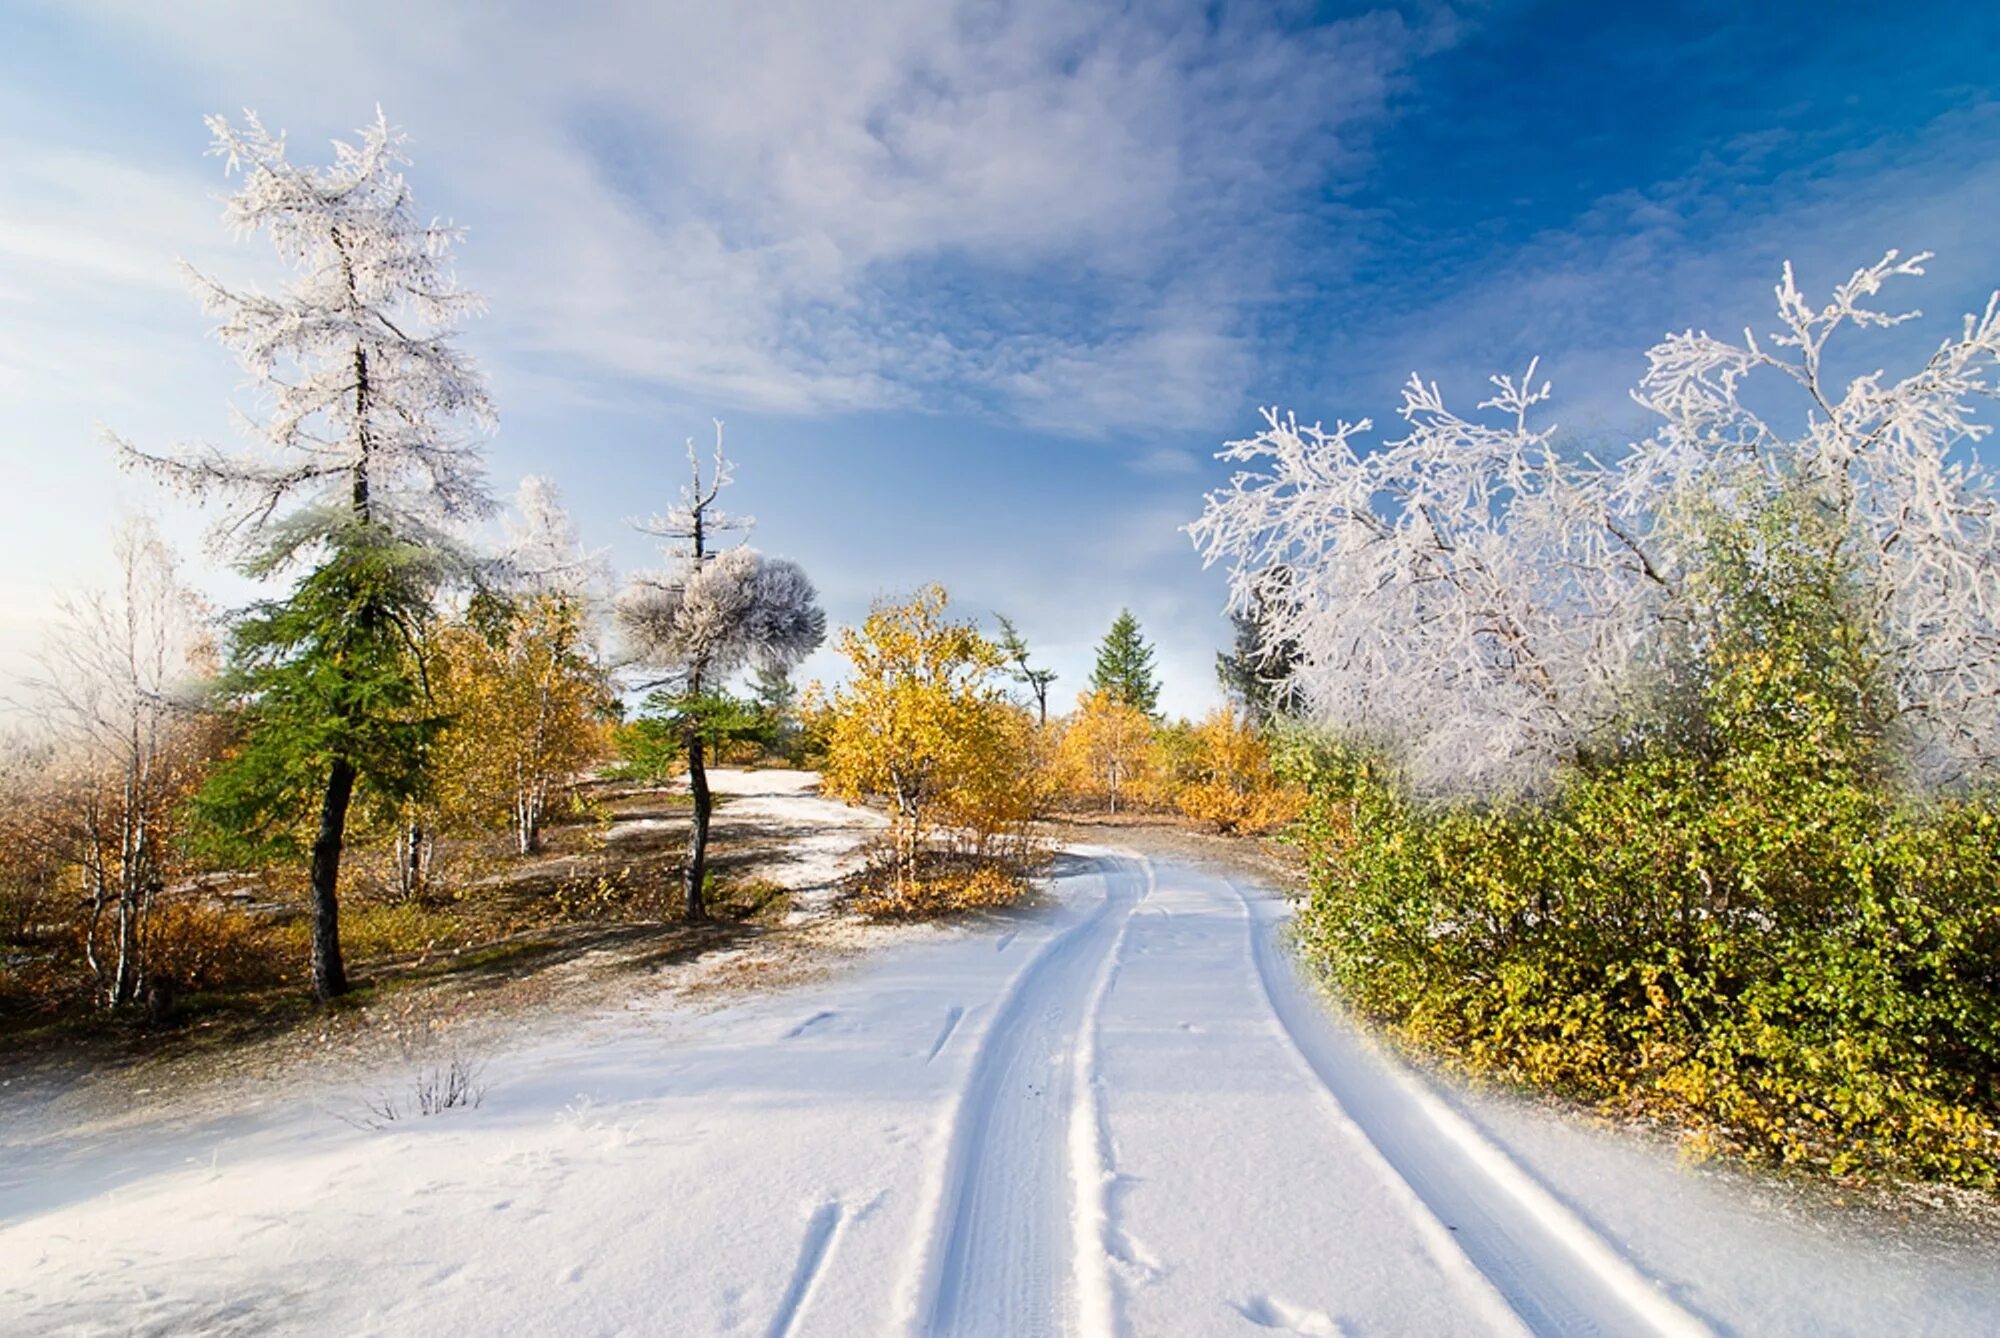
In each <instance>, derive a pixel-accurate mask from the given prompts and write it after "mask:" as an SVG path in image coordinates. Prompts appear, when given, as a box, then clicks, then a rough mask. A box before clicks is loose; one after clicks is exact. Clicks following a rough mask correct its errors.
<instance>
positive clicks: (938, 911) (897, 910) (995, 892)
mask: <svg viewBox="0 0 2000 1338" xmlns="http://www.w3.org/2000/svg"><path fill="white" fill-rule="evenodd" d="M1026 890H1027V883H1026V882H1025V881H1024V880H1023V879H1022V878H1020V877H1019V876H1018V875H1016V874H1013V873H1009V872H1008V871H1006V870H1005V869H1002V868H999V867H997V866H995V865H992V864H976V865H972V866H970V867H953V868H946V869H942V870H939V871H936V872H927V873H925V874H923V875H922V876H920V877H918V878H916V879H914V880H912V881H909V882H906V883H905V882H901V881H899V882H898V884H897V885H896V886H894V887H889V888H883V889H881V890H879V891H876V892H873V893H871V894H869V895H867V896H864V897H862V898H861V899H860V900H858V901H857V902H856V903H855V907H856V909H858V910H859V911H860V912H861V913H862V914H863V915H869V916H873V917H874V918H876V919H878V920H912V919H925V918H928V917H930V916H934V915H944V914H947V913H949V912H951V911H962V910H984V909H991V908H994V907H998V906H1011V905H1012V904H1013V903H1014V902H1016V901H1018V900H1020V898H1021V894H1022V893H1023V892H1025V891H1026Z"/></svg>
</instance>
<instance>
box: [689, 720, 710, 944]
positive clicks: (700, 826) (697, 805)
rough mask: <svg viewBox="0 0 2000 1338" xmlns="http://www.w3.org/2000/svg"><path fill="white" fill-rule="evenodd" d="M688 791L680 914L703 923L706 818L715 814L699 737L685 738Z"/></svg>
mask: <svg viewBox="0 0 2000 1338" xmlns="http://www.w3.org/2000/svg"><path fill="white" fill-rule="evenodd" d="M688 789H689V790H690V791H692V792H693V794H694V826H693V828H692V829H691V831H690V832H689V834H688V858H687V871H686V874H685V878H686V882H685V884H684V885H683V888H682V891H683V894H684V903H683V908H682V915H683V916H684V918H686V919H689V920H706V919H707V918H708V907H707V905H706V904H705V903H704V902H703V900H702V893H701V887H702V880H703V878H705V877H706V876H707V873H708V817H709V814H711V813H713V812H714V811H715V799H714V797H713V796H712V795H710V794H709V792H708V768H707V767H706V766H704V765H703V764H702V757H701V738H700V736H699V735H690V736H689V737H688Z"/></svg>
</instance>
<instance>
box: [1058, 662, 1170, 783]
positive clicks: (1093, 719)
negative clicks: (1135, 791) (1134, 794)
mask: <svg viewBox="0 0 2000 1338" xmlns="http://www.w3.org/2000/svg"><path fill="white" fill-rule="evenodd" d="M1152 743H1153V720H1152V717H1151V716H1149V715H1147V714H1146V713H1145V712H1144V711H1141V710H1140V709H1139V708H1138V707H1136V706H1131V705H1128V704H1127V703H1125V702H1124V701H1122V700H1120V699H1119V698H1118V697H1116V696H1114V695H1112V694H1111V693H1110V692H1108V691H1103V690H1100V691H1097V692H1086V693H1083V694H1081V695H1079V696H1078V697H1077V699H1076V714H1075V715H1073V716H1071V717H1070V718H1069V720H1068V722H1067V723H1066V724H1065V725H1064V727H1063V733H1062V742H1061V743H1060V744H1059V745H1058V749H1059V754H1060V757H1061V759H1062V768H1063V773H1064V776H1065V777H1066V779H1067V781H1068V786H1069V789H1070V791H1071V793H1073V794H1075V795H1078V796H1079V797H1082V798H1085V799H1091V800H1098V799H1101V800H1103V801H1104V802H1105V804H1106V805H1107V806H1108V807H1109V808H1110V810H1111V811H1112V812H1113V813H1116V812H1117V811H1118V800H1119V798H1120V796H1128V797H1129V794H1130V792H1131V789H1132V787H1133V785H1134V784H1135V783H1136V782H1138V781H1139V780H1140V779H1141V778H1142V777H1143V776H1144V774H1145V770H1146V763H1147V755H1148V752H1149V751H1150V749H1151V748H1152Z"/></svg>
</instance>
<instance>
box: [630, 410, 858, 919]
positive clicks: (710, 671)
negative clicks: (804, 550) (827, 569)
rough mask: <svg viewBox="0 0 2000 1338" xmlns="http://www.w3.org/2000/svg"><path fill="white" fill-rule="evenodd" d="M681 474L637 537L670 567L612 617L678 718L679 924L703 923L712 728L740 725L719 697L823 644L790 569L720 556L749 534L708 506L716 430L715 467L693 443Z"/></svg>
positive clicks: (795, 570) (813, 601)
mask: <svg viewBox="0 0 2000 1338" xmlns="http://www.w3.org/2000/svg"><path fill="white" fill-rule="evenodd" d="M688 467H689V472H690V476H691V477H690V481H689V482H688V483H687V484H686V485H685V486H684V487H683V488H682V489H681V500H680V504H679V505H678V506H675V507H672V508H670V509H669V510H668V511H666V512H665V513H664V514H662V515H659V516H656V517H655V518H653V519H652V520H650V521H647V522H646V523H644V524H643V525H641V526H640V528H641V529H642V530H643V531H644V532H645V533H647V534H650V535H653V536H654V537H656V538H660V539H663V540H665V541H666V544H665V555H666V558H667V565H666V567H665V568H663V569H661V570H659V571H655V572H642V573H640V574H639V575H637V576H635V577H634V578H633V579H632V581H631V582H630V583H629V584H628V585H627V586H626V588H625V589H624V591H622V592H621V593H620V594H619V596H618V600H617V616H618V624H619V627H620V628H621V630H622V631H623V633H624V636H625V640H626V643H627V653H628V654H629V656H630V658H631V660H632V662H633V663H634V664H637V665H640V666H643V667H645V668H647V669H651V670H654V671H657V672H659V673H660V674H662V675H663V677H661V678H659V679H656V680H655V681H654V682H653V683H651V684H649V685H648V686H652V687H655V688H660V689H665V690H666V691H667V692H668V694H669V696H668V700H669V701H670V702H671V703H672V705H673V709H674V712H675V716H676V723H677V726H678V729H679V732H680V735H681V743H682V747H683V749H684V756H685V757H686V759H687V769H688V788H689V791H690V792H691V794H692V795H693V798H694V814H693V822H692V826H691V829H690V833H689V839H688V857H687V861H686V863H685V865H684V866H683V874H682V877H683V908H684V909H683V913H684V914H685V915H686V917H687V918H688V919H690V920H701V919H705V918H706V917H707V914H708V911H707V906H706V904H705V901H704V894H703V880H704V878H705V877H706V875H707V871H708V832H709V820H710V818H711V817H712V816H713V814H714V812H715V800H714V797H713V796H712V795H711V794H710V792H709V787H708V770H707V758H706V749H707V746H708V745H709V744H710V743H712V742H714V741H715V739H714V738H713V737H712V736H713V735H714V733H715V729H714V728H713V724H712V722H714V721H716V720H719V719H721V718H723V717H725V716H726V717H729V718H731V719H734V718H735V717H736V716H738V715H740V714H741V712H740V711H739V710H737V709H735V707H736V704H735V703H733V702H730V701H729V700H728V699H726V698H724V697H722V696H721V695H720V689H721V688H722V685H723V684H724V683H725V682H726V681H727V680H728V678H729V676H730V675H732V674H734V673H736V672H738V671H739V670H741V669H743V668H745V667H746V666H748V667H751V668H755V669H777V668H785V669H789V668H791V667H793V666H795V665H797V664H798V663H799V662H800V661H802V660H804V659H805V658H806V656H808V655H810V654H812V652H813V651H814V650H816V649H818V647H819V644H820V643H821V642H822V641H824V640H825V639H826V614H825V613H824V612H822V611H821V609H820V607H819V595H818V593H817V592H816V591H815V590H814V589H813V584H812V581H811V580H810V579H808V578H807V576H806V574H805V570H804V569H803V568H801V567H800V566H799V565H798V564H797V563H796V562H792V561H790V560H788V559H785V558H773V557H766V556H765V555H764V554H762V553H759V552H757V551H756V550H755V549H753V548H749V547H746V546H743V545H740V544H739V545H738V546H735V547H727V548H724V547H720V546H719V545H718V539H719V538H720V537H721V536H722V535H724V534H727V533H730V532H732V531H741V530H744V529H747V528H748V527H749V525H750V524H751V522H750V520H749V519H748V518H747V517H735V516H730V515H728V514H727V513H725V512H723V511H722V510H721V509H720V508H719V507H718V506H717V505H716V501H717V498H718V497H719V496H720V495H721V493H722V490H723V489H724V488H725V487H727V486H728V485H729V482H730V476H731V467H730V463H729V459H728V457H727V456H726V455H725V454H724V453H723V449H722V424H721V423H717V424H716V425H715V457H714V461H713V463H712V465H711V466H710V467H709V469H708V470H707V471H706V474H704V471H703V469H702V463H701V455H700V453H699V452H698V451H697V450H696V449H695V445H694V442H693V441H692V440H690V441H689V442H688Z"/></svg>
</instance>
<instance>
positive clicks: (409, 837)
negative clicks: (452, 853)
mask: <svg viewBox="0 0 2000 1338" xmlns="http://www.w3.org/2000/svg"><path fill="white" fill-rule="evenodd" d="M404 839H405V840H406V841H408V842H409V846H410V849H409V854H408V857H407V858H408V863H407V865H406V866H405V868H404V871H403V895H404V897H405V898H406V899H408V900H410V901H415V900H417V899H418V898H419V897H421V896H423V894H424V820H423V819H422V818H411V819H410V825H409V827H408V828H407V829H406V830H405V832H404ZM335 858H336V859H337V858H339V857H338V856H335Z"/></svg>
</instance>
